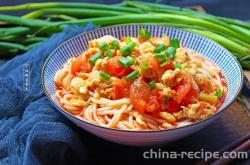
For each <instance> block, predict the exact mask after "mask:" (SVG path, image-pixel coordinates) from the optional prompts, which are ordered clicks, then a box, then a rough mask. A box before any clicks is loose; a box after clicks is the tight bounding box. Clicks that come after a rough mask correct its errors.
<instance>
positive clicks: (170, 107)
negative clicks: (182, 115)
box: [167, 99, 180, 113]
mask: <svg viewBox="0 0 250 165" xmlns="http://www.w3.org/2000/svg"><path fill="white" fill-rule="evenodd" d="M179 110H180V105H179V104H178V103H177V102H176V101H175V100H173V99H169V100H168V103H167V112H169V113H174V112H178V111H179Z"/></svg>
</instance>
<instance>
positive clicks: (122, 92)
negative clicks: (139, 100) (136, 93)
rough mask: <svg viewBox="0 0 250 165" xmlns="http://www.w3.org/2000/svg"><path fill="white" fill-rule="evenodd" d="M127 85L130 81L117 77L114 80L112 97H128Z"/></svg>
mask: <svg viewBox="0 0 250 165" xmlns="http://www.w3.org/2000/svg"><path fill="white" fill-rule="evenodd" d="M129 86H130V83H129V82H128V81H126V80H125V79H117V80H116V81H115V82H114V87H113V90H114V98H115V99H120V98H123V97H128V95H129Z"/></svg>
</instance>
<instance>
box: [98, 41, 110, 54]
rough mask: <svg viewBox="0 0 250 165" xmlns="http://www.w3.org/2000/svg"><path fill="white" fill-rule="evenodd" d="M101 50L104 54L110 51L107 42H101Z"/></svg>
mask: <svg viewBox="0 0 250 165" xmlns="http://www.w3.org/2000/svg"><path fill="white" fill-rule="evenodd" d="M99 48H100V50H101V51H102V52H104V51H106V50H108V48H109V47H108V44H107V43H106V42H101V43H100V45H99Z"/></svg>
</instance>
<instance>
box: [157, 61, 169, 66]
mask: <svg viewBox="0 0 250 165" xmlns="http://www.w3.org/2000/svg"><path fill="white" fill-rule="evenodd" d="M159 64H160V67H164V66H166V65H168V64H169V62H168V61H167V60H164V61H162V62H160V63H159Z"/></svg>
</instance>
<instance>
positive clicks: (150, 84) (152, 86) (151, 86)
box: [148, 81, 156, 89]
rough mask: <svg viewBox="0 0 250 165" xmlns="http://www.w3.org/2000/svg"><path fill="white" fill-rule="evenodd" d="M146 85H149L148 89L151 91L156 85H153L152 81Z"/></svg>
mask: <svg viewBox="0 0 250 165" xmlns="http://www.w3.org/2000/svg"><path fill="white" fill-rule="evenodd" d="M148 85H149V87H150V88H151V89H154V88H155V87H156V84H155V82H154V81H151V82H150V83H149V84H148Z"/></svg>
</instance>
